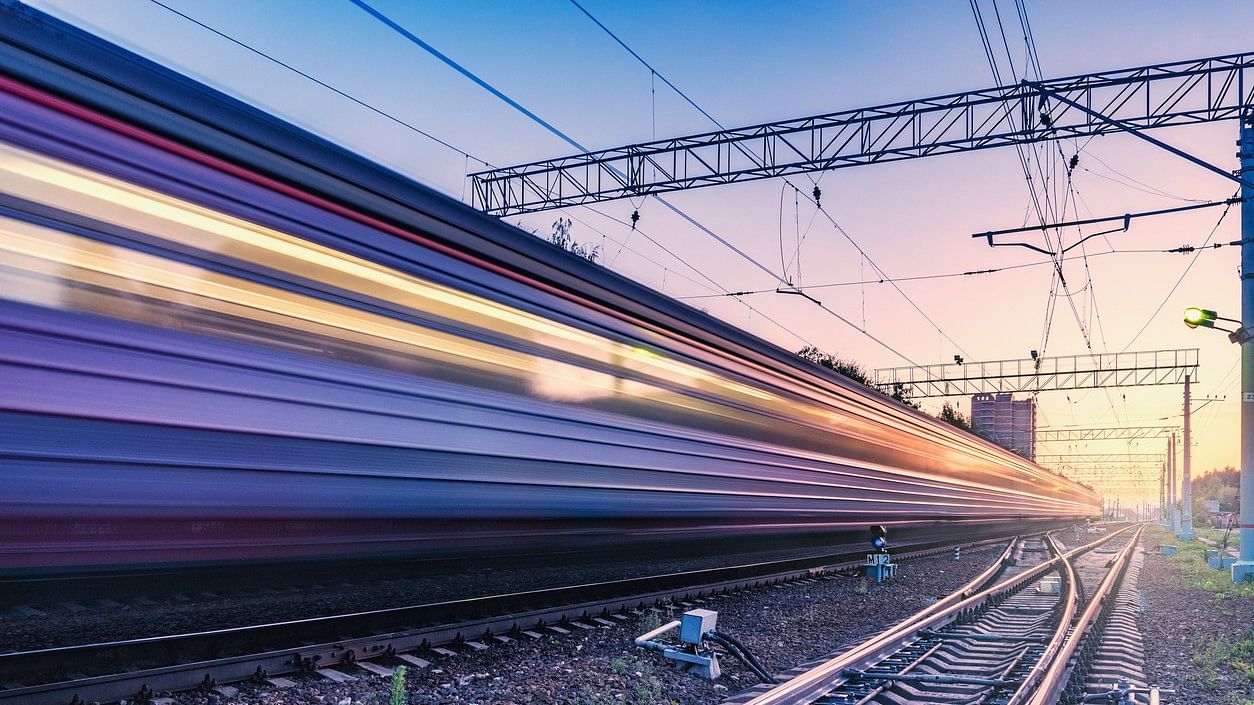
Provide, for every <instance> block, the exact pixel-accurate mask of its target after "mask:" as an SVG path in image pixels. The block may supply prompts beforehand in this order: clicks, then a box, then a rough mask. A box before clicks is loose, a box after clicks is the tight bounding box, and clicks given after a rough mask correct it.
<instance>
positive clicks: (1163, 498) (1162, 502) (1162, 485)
mask: <svg viewBox="0 0 1254 705" xmlns="http://www.w3.org/2000/svg"><path fill="white" fill-rule="evenodd" d="M1158 525H1159V526H1166V525H1167V463H1165V462H1164V463H1163V469H1162V470H1160V471H1159V473H1158Z"/></svg>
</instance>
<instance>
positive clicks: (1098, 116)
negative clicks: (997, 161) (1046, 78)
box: [1023, 80, 1254, 189]
mask: <svg viewBox="0 0 1254 705" xmlns="http://www.w3.org/2000/svg"><path fill="white" fill-rule="evenodd" d="M1023 85H1025V86H1029V87H1031V88H1034V89H1036V90H1038V91H1040V92H1041V95H1043V96H1049V97H1050V98H1053V99H1054V100H1057V101H1058V102H1060V103H1062V104H1064V105H1069V106H1071V107H1073V108H1075V109H1076V110H1079V111H1080V112H1082V113H1085V114H1086V115H1088V116H1090V117H1092V118H1093V119H1095V120H1098V121H1099V122H1104V123H1106V124H1107V125H1110V126H1112V127H1116V128H1118V129H1120V130H1123V131H1124V132H1127V133H1129V134H1132V135H1135V136H1137V137H1140V138H1141V139H1143V140H1145V141H1146V142H1149V143H1150V144H1152V145H1154V146H1156V147H1160V148H1162V149H1165V150H1167V151H1168V152H1171V153H1172V154H1174V155H1176V156H1177V157H1180V158H1181V159H1185V160H1188V161H1190V162H1193V163H1194V164H1196V165H1198V166H1200V167H1202V168H1203V169H1206V170H1207V171H1211V172H1214V173H1216V174H1219V175H1220V176H1222V177H1224V178H1225V179H1228V180H1230V181H1235V182H1237V183H1238V184H1241V185H1242V186H1248V187H1250V188H1252V189H1254V183H1250V182H1248V181H1246V180H1245V179H1242V178H1241V177H1240V176H1237V175H1236V174H1234V173H1232V172H1231V171H1227V170H1225V169H1221V168H1220V167H1217V166H1215V165H1214V164H1211V163H1210V162H1208V161H1206V160H1205V159H1201V158H1199V157H1195V156H1193V155H1192V154H1189V153H1188V152H1186V151H1184V150H1182V149H1180V148H1179V147H1173V146H1171V145H1169V144H1167V143H1166V142H1163V141H1162V140H1160V139H1157V138H1154V137H1151V136H1149V135H1147V134H1145V132H1144V131H1142V130H1139V129H1137V128H1135V127H1133V126H1131V125H1129V124H1127V123H1125V122H1122V121H1120V120H1116V119H1114V118H1112V117H1108V116H1106V115H1103V114H1102V113H1099V112H1098V111H1096V110H1093V109H1092V108H1090V107H1088V106H1086V105H1083V104H1081V103H1077V102H1076V101H1074V100H1071V99H1070V98H1067V97H1065V96H1063V95H1060V94H1059V93H1056V92H1054V91H1052V90H1050V89H1049V88H1047V87H1046V86H1045V85H1044V84H1043V83H1040V82H1038V81H1028V80H1024V81H1023Z"/></svg>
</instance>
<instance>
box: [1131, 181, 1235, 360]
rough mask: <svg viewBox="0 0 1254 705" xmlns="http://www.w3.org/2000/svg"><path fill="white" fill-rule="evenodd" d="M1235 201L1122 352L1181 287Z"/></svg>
mask: <svg viewBox="0 0 1254 705" xmlns="http://www.w3.org/2000/svg"><path fill="white" fill-rule="evenodd" d="M1239 195H1241V192H1240V190H1239V189H1238V190H1237V191H1236V192H1235V193H1233V195H1232V198H1233V199H1235V198H1236V197H1237V196H1239ZM1233 202H1235V201H1232V202H1229V203H1228V205H1226V206H1225V207H1224V209H1223V212H1222V213H1220V214H1219V219H1218V220H1216V221H1215V227H1213V228H1211V229H1210V234H1209V235H1207V236H1206V240H1205V241H1203V242H1202V244H1201V246H1200V247H1198V248H1197V249H1196V251H1195V252H1194V253H1193V257H1192V258H1190V259H1189V263H1188V264H1187V265H1186V266H1185V268H1184V271H1183V272H1181V273H1180V277H1179V278H1178V279H1176V283H1175V284H1172V285H1171V289H1169V290H1168V291H1167V295H1166V296H1164V297H1163V300H1162V301H1160V302H1159V303H1158V306H1156V307H1155V308H1154V312H1153V313H1151V314H1150V315H1149V318H1147V319H1146V320H1145V323H1144V324H1143V325H1142V326H1141V327H1140V329H1138V330H1137V332H1136V335H1134V336H1132V338H1131V339H1130V340H1128V344H1127V345H1124V346H1123V350H1122V351H1121V352H1126V351H1127V350H1128V348H1130V347H1132V344H1133V343H1135V342H1136V341H1137V339H1138V338H1140V337H1141V335H1142V334H1143V333H1144V332H1145V331H1146V329H1148V328H1149V326H1150V324H1151V323H1153V322H1154V319H1155V318H1157V317H1158V314H1159V313H1161V312H1162V310H1163V307H1164V306H1166V305H1167V302H1168V301H1170V300H1171V296H1172V295H1173V294H1175V293H1176V289H1179V288H1180V284H1181V283H1183V282H1184V278H1185V277H1187V276H1188V275H1189V270H1191V269H1193V265H1194V264H1196V263H1197V258H1198V257H1200V256H1201V254H1202V253H1203V252H1205V251H1206V249H1207V246H1208V245H1210V241H1211V240H1213V239H1214V237H1215V233H1217V232H1219V226H1220V225H1223V222H1224V219H1225V218H1227V217H1228V213H1229V211H1231V210H1232V203H1233Z"/></svg>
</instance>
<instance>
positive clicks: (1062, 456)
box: [1036, 453, 1163, 467]
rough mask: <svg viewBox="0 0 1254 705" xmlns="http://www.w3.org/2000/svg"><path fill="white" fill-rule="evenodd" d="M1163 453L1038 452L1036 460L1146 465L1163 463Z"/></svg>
mask: <svg viewBox="0 0 1254 705" xmlns="http://www.w3.org/2000/svg"><path fill="white" fill-rule="evenodd" d="M1162 460H1163V454H1162V453H1037V455H1036V462H1037V463H1040V464H1041V465H1046V466H1049V467H1055V466H1063V465H1111V464H1115V465H1146V464H1154V463H1161V462H1162Z"/></svg>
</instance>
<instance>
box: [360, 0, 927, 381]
mask: <svg viewBox="0 0 1254 705" xmlns="http://www.w3.org/2000/svg"><path fill="white" fill-rule="evenodd" d="M350 1H351V2H352V3H353V4H354V5H357V6H358V7H360V8H361V9H362V10H363V11H365V12H366V13H367V14H369V15H370V16H372V17H374V18H375V19H377V20H379V21H380V22H382V23H383V24H384V25H386V26H387V27H388V28H390V29H392V30H393V31H394V32H396V33H397V34H399V35H400V36H402V37H404V38H405V39H407V40H409V41H410V42H411V43H413V44H415V45H416V46H418V47H420V48H421V49H423V50H424V51H426V52H428V53H430V54H431V55H432V56H435V57H436V58H438V59H439V60H440V61H442V62H444V63H445V64H447V65H448V66H449V67H451V68H453V69H454V70H456V71H457V72H458V73H460V74H462V75H463V76H465V77H466V78H468V79H470V80H471V81H472V82H474V83H475V84H476V85H478V86H480V87H482V88H484V89H485V90H487V91H488V92H489V93H491V94H492V95H494V96H496V97H497V98H500V99H501V100H502V101H504V102H505V103H506V104H507V105H509V106H510V107H513V108H514V109H515V110H517V111H518V112H520V113H522V114H523V115H525V116H526V117H528V118H530V119H531V120H532V121H534V122H535V123H536V124H538V125H540V126H542V127H544V128H545V129H547V130H548V131H549V132H552V133H553V134H554V135H557V136H558V137H560V138H561V139H562V140H563V141H565V142H567V143H568V144H570V145H571V146H573V147H574V148H576V149H578V150H580V151H583V152H587V151H588V150H587V148H585V147H584V146H583V145H581V144H579V143H578V142H577V141H575V140H574V139H573V138H571V137H570V136H569V135H567V134H566V133H564V132H562V131H561V130H558V129H557V128H556V127H554V126H553V125H551V124H549V123H548V122H546V121H544V120H543V119H541V118H540V117H539V116H538V115H536V114H535V113H533V112H531V111H530V110H528V109H526V108H524V107H523V106H522V105H520V104H519V103H518V102H517V101H515V100H514V99H512V98H510V97H509V96H507V95H505V93H503V92H502V91H500V90H499V89H497V88H496V87H494V86H492V85H491V84H489V83H488V82H487V81H485V80H483V79H482V78H480V77H479V76H477V75H475V74H474V73H473V72H472V71H470V70H469V69H467V68H465V67H464V66H462V65H461V64H459V63H457V62H456V61H454V60H453V59H452V58H450V57H449V56H447V55H445V54H444V53H442V52H440V51H439V50H437V49H436V48H435V47H433V46H431V45H430V44H428V43H426V42H424V41H423V40H421V39H419V38H418V37H417V36H416V35H414V34H413V33H412V32H410V31H409V30H407V29H405V28H404V27H402V26H400V25H399V24H397V23H396V22H395V21H393V20H392V19H391V18H389V17H387V16H386V15H384V14H383V13H381V12H379V11H378V10H376V9H374V8H373V7H371V6H370V5H369V4H368V3H366V2H365V1H364V0H350ZM654 198H655V199H657V201H658V202H659V203H661V204H662V205H663V206H665V207H666V208H667V209H669V210H670V211H671V212H672V213H674V214H675V215H678V216H679V217H680V218H682V219H684V220H685V221H687V222H688V223H689V224H691V225H692V226H693V227H696V228H697V229H699V230H700V231H701V232H703V233H705V234H706V235H709V236H710V237H712V238H714V239H715V240H717V241H718V242H720V243H722V244H723V245H724V246H726V247H727V248H729V249H731V250H732V251H733V252H735V253H736V254H738V255H739V256H740V257H741V258H743V259H745V260H746V261H748V262H749V263H750V264H752V265H754V266H755V267H757V268H758V269H760V270H762V271H763V272H765V273H766V274H768V275H770V276H771V277H772V278H773V279H775V280H777V281H778V282H780V283H781V284H783V285H784V286H786V287H791V286H792V283H791V282H789V281H788V280H786V279H784V278H783V277H782V276H780V275H778V274H776V273H775V272H774V271H772V270H771V269H770V268H769V267H767V266H766V265H764V264H762V263H761V262H759V261H758V260H757V259H755V258H753V257H752V256H751V255H749V254H748V253H746V252H744V251H743V250H741V249H740V248H738V247H736V246H735V245H733V244H732V243H730V242H728V241H727V240H726V239H724V238H722V237H721V236H719V235H718V234H717V233H715V232H714V231H713V230H711V229H710V228H708V227H706V226H705V225H704V224H702V223H700V222H698V221H697V220H696V219H695V218H693V217H692V216H690V215H688V214H687V213H685V212H684V211H682V210H680V209H679V208H678V207H676V206H674V205H673V204H671V203H669V202H667V201H666V200H665V199H663V198H661V197H658V196H656V195H654ZM806 298H808V299H810V301H812V302H813V303H814V304H816V305H817V306H818V307H819V308H820V309H822V310H823V311H825V312H827V313H828V314H829V315H831V316H833V317H835V318H836V319H837V320H839V321H841V322H843V323H845V324H846V325H848V326H849V327H851V328H853V329H854V330H857V331H860V332H861V333H862V334H863V335H865V336H866V337H867V338H869V339H870V340H872V341H874V342H875V343H876V344H878V345H880V346H881V347H883V348H884V349H886V350H888V351H889V352H891V353H893V354H894V355H896V356H898V357H900V358H901V359H903V360H905V361H906V362H908V363H910V364H911V365H917V364H918V363H916V362H914V361H913V360H911V359H910V358H909V357H908V356H906V355H905V354H904V353H902V352H900V351H899V350H897V349H896V348H894V347H892V346H891V345H889V344H888V343H885V342H884V341H883V340H880V339H879V338H877V337H876V336H874V335H871V334H870V333H868V332H866V331H865V330H862V329H861V328H859V327H858V326H857V325H856V324H854V323H853V322H852V321H850V320H849V319H847V318H845V317H844V316H842V315H840V314H839V313H837V312H835V311H833V310H832V309H830V308H828V307H827V306H824V305H823V304H822V303H821V302H819V301H818V300H816V299H814V298H812V297H806ZM794 335H796V334H794ZM796 337H798V338H801V336H800V335H797V336H796Z"/></svg>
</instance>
